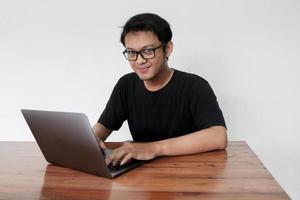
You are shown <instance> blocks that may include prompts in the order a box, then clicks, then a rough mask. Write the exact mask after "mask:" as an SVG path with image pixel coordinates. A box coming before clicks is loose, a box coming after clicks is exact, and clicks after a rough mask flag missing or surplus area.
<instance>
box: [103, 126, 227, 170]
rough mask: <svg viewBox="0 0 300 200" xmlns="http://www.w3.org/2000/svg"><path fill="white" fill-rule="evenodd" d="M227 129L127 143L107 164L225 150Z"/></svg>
mask: <svg viewBox="0 0 300 200" xmlns="http://www.w3.org/2000/svg"><path fill="white" fill-rule="evenodd" d="M226 146H227V133H226V128H225V127H223V126H213V127H210V128H207V129H203V130H200V131H196V132H194V133H191V134H188V135H184V136H180V137H176V138H170V139H166V140H161V141H157V142H150V143H126V144H124V145H123V146H121V147H120V148H118V149H116V150H115V151H114V152H113V154H112V155H111V156H110V157H109V158H107V163H111V162H112V163H113V164H114V165H115V164H117V163H118V162H121V164H124V163H126V162H127V161H128V160H130V159H132V158H134V159H138V160H149V159H153V158H155V157H157V156H175V155H186V154H193V153H201V152H207V151H213V150H221V149H225V148H226Z"/></svg>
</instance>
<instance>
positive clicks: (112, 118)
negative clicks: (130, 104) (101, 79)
mask: <svg viewBox="0 0 300 200" xmlns="http://www.w3.org/2000/svg"><path fill="white" fill-rule="evenodd" d="M124 86H125V84H124V81H122V78H121V79H120V80H119V81H118V83H117V84H116V85H115V87H114V89H113V92H112V94H111V96H110V99H109V101H108V102H107V104H106V107H105V109H104V111H103V113H102V114H101V116H100V118H99V119H98V122H99V123H101V124H103V125H104V126H105V127H106V128H108V129H110V130H119V129H120V127H121V126H122V124H123V122H124V121H125V120H126V119H127V112H126V110H127V109H126V89H125V87H124Z"/></svg>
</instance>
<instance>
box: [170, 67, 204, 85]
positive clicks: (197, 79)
mask: <svg viewBox="0 0 300 200" xmlns="http://www.w3.org/2000/svg"><path fill="white" fill-rule="evenodd" d="M174 71H175V74H176V77H177V80H178V81H179V82H181V83H183V84H185V85H187V86H189V87H195V86H196V87H199V86H205V85H207V84H208V82H207V80H205V79H204V78H202V77H201V76H199V75H197V74H193V73H188V72H184V71H179V70H174Z"/></svg>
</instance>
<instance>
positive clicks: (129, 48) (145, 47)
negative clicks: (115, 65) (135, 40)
mask: <svg viewBox="0 0 300 200" xmlns="http://www.w3.org/2000/svg"><path fill="white" fill-rule="evenodd" d="M154 46H155V45H153V44H149V45H145V46H142V48H140V49H139V50H136V49H134V48H131V47H126V50H130V51H140V50H143V49H147V48H153V47H154Z"/></svg>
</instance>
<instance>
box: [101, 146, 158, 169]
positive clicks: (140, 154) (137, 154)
mask: <svg viewBox="0 0 300 200" xmlns="http://www.w3.org/2000/svg"><path fill="white" fill-rule="evenodd" d="M157 152H158V145H157V144H156V143H154V142H151V143H128V142H127V143H124V144H123V145H122V146H121V147H119V148H117V149H115V150H114V151H113V153H112V154H111V155H110V156H109V157H107V158H106V163H107V164H110V163H112V165H114V166H115V165H117V164H118V163H120V165H123V164H125V163H127V162H128V161H129V160H130V159H133V158H134V159H136V160H151V159H153V158H155V157H156V156H157V155H158V154H157Z"/></svg>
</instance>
